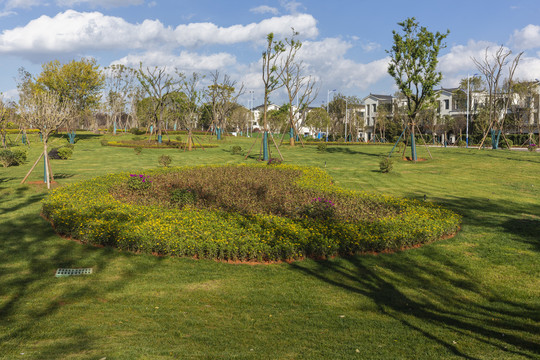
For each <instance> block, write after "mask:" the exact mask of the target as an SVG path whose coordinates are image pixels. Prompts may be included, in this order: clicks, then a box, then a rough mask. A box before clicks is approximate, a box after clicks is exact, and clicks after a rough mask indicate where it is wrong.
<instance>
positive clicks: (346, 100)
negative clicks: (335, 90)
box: [345, 98, 348, 142]
mask: <svg viewBox="0 0 540 360" xmlns="http://www.w3.org/2000/svg"><path fill="white" fill-rule="evenodd" d="M347 102H348V99H347V98H345V142H347V138H348V136H347V120H348V118H347V110H348V108H347V106H348V104H347Z"/></svg>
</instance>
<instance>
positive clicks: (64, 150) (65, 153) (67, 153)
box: [58, 146, 73, 160]
mask: <svg viewBox="0 0 540 360" xmlns="http://www.w3.org/2000/svg"><path fill="white" fill-rule="evenodd" d="M72 155H73V150H71V149H70V148H68V147H65V146H64V147H61V148H60V149H58V157H59V158H60V159H62V160H67V159H69V158H70V157H71V156H72Z"/></svg>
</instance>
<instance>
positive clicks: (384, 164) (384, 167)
mask: <svg viewBox="0 0 540 360" xmlns="http://www.w3.org/2000/svg"><path fill="white" fill-rule="evenodd" d="M393 167H394V162H393V161H392V159H390V158H389V157H387V156H385V157H383V158H382V159H381V161H379V168H380V169H381V172H382V173H383V174H385V173H389V172H390V171H392V169H393Z"/></svg>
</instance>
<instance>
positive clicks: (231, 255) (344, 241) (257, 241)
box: [42, 165, 461, 262]
mask: <svg viewBox="0 0 540 360" xmlns="http://www.w3.org/2000/svg"><path fill="white" fill-rule="evenodd" d="M239 166H251V165H239ZM253 166H265V165H253ZM280 167H281V168H284V170H286V169H295V170H298V169H300V170H302V173H303V175H302V176H301V177H300V178H299V179H298V182H297V184H298V186H301V187H306V188H309V189H314V190H317V191H320V193H321V194H326V195H329V194H330V195H331V194H332V193H334V192H336V193H340V194H346V195H348V196H358V197H363V198H365V197H368V198H369V199H373V200H374V201H375V200H376V201H383V202H385V203H388V204H389V205H391V206H399V208H400V212H399V214H398V215H396V216H392V217H386V218H380V219H377V220H376V221H372V222H369V223H368V222H366V221H335V220H332V219H331V220H327V221H326V220H316V219H311V218H302V219H290V218H284V217H279V216H275V215H268V214H264V215H263V214H257V215H241V214H237V213H227V212H224V211H215V210H214V211H211V210H205V209H196V208H194V207H191V206H186V207H184V208H182V209H164V208H158V207H150V206H135V205H130V204H126V203H122V202H120V201H118V200H115V199H114V198H113V197H112V196H111V195H110V194H109V189H110V188H111V187H112V186H115V185H118V184H122V183H124V182H125V181H127V179H128V178H129V175H130V174H129V173H121V174H109V175H106V176H102V177H98V178H95V179H92V180H87V181H84V182H81V183H77V184H72V185H68V186H65V187H62V188H59V189H56V190H54V191H53V192H52V193H51V194H50V195H49V196H48V197H47V198H46V199H45V200H44V201H43V207H42V215H43V217H44V218H45V219H47V220H48V221H50V222H51V224H53V226H54V228H55V230H56V231H57V232H58V233H59V234H61V235H63V236H67V237H70V238H74V239H78V240H80V241H81V242H83V243H89V244H95V245H103V246H114V247H117V248H120V249H123V250H129V251H135V252H142V253H152V254H159V255H175V256H188V257H195V258H207V259H217V260H225V261H232V262H238V261H240V262H244V261H247V262H250V261H258V262H274V261H283V260H285V261H290V260H298V259H302V258H305V257H311V258H327V257H333V256H339V255H342V256H344V255H353V254H362V253H370V252H386V251H395V250H400V249H403V248H410V247H417V246H419V245H422V244H426V243H430V242H432V241H434V240H437V239H441V238H444V237H448V236H450V235H452V234H455V233H456V232H457V231H458V230H459V226H460V221H461V218H460V216H459V215H457V214H455V213H453V212H451V211H449V210H446V209H443V208H441V207H439V206H436V205H433V204H431V203H426V202H420V201H417V200H411V199H403V198H396V197H390V196H385V195H380V194H367V193H360V192H354V191H348V190H344V189H341V188H338V187H337V186H335V185H333V184H332V182H331V179H330V177H329V176H328V175H327V174H326V173H325V172H323V171H322V170H320V169H318V168H306V167H298V166H285V165H281V166H280ZM191 168H194V167H185V168H169V169H158V170H153V171H149V172H147V173H146V175H147V176H152V175H156V174H161V173H165V172H174V171H182V170H183V169H191Z"/></svg>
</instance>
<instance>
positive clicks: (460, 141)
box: [457, 140, 467, 148]
mask: <svg viewBox="0 0 540 360" xmlns="http://www.w3.org/2000/svg"><path fill="white" fill-rule="evenodd" d="M457 146H459V147H460V148H464V147H465V146H467V142H466V141H465V140H459V141H458V142H457Z"/></svg>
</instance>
